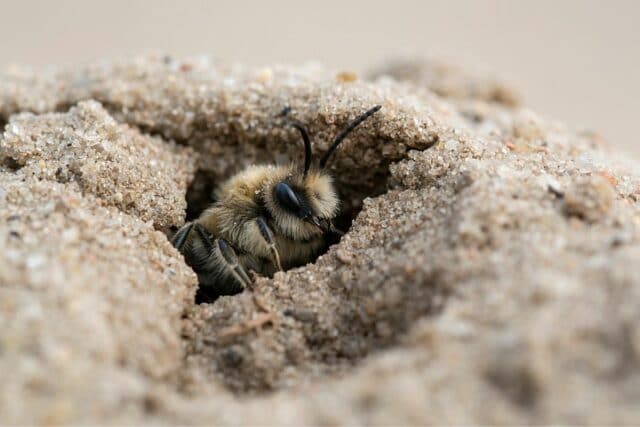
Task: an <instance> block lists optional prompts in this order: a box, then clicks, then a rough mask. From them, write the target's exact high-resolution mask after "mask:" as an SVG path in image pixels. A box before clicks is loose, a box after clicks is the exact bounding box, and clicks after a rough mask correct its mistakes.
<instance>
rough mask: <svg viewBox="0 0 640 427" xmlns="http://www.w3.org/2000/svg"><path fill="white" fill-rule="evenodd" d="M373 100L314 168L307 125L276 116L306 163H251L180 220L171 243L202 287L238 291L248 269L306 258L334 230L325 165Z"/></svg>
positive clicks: (266, 270)
mask: <svg viewBox="0 0 640 427" xmlns="http://www.w3.org/2000/svg"><path fill="white" fill-rule="evenodd" d="M380 108H381V106H380V105H377V106H375V107H373V108H371V109H369V110H368V111H366V112H365V113H364V114H362V115H360V116H358V117H357V118H355V119H354V120H353V121H351V122H350V123H349V124H348V125H347V126H346V127H345V128H344V129H343V130H342V131H341V132H340V133H339V134H338V135H337V136H336V137H335V138H334V140H333V143H332V144H331V146H330V147H329V149H328V150H327V152H326V153H325V154H324V156H323V157H322V158H321V159H320V162H319V163H318V167H312V165H311V161H312V158H311V157H312V152H311V141H310V139H309V134H308V132H307V129H306V127H305V126H304V125H303V124H302V123H301V122H299V121H297V120H293V119H290V118H288V113H289V111H290V109H289V108H285V109H284V110H283V111H282V113H280V114H279V115H278V116H279V117H283V118H284V120H286V121H287V122H288V123H289V124H290V125H291V126H293V127H294V128H296V129H297V130H298V131H299V132H300V135H301V137H302V141H303V142H304V167H303V168H302V170H300V169H299V168H297V167H295V166H294V165H289V166H275V165H259V166H250V167H248V168H246V169H245V170H243V171H241V172H239V173H238V174H236V175H235V176H233V177H231V178H230V179H229V180H228V181H226V182H225V183H223V184H222V185H221V186H220V188H219V189H218V190H217V192H216V196H217V201H216V202H215V203H214V204H213V205H211V206H210V207H209V208H208V209H206V210H205V211H204V212H203V213H202V214H201V215H200V217H199V218H198V219H197V220H195V221H193V222H190V223H187V224H185V225H184V226H183V227H182V228H181V229H180V230H178V232H177V233H176V234H175V235H174V236H173V238H172V241H171V243H172V244H173V245H174V246H175V247H176V248H177V249H178V250H179V251H180V252H181V253H182V254H183V255H184V257H185V261H186V262H187V264H188V265H190V266H191V267H192V268H193V270H194V271H195V272H196V273H197V274H198V279H199V281H200V289H201V290H203V291H205V292H206V293H207V294H208V295H209V296H212V297H214V298H215V297H216V296H218V295H228V294H235V293H238V292H241V291H242V290H243V289H244V288H246V287H248V286H250V285H251V278H250V276H249V272H250V271H255V272H256V273H258V274H261V275H264V276H271V275H273V274H274V273H275V272H276V271H283V270H287V269H289V268H292V267H295V266H299V265H303V264H306V263H308V262H310V261H311V260H313V259H314V257H315V256H316V255H317V254H318V252H319V251H321V250H322V249H324V248H325V247H326V245H327V242H328V238H329V236H330V235H331V234H334V233H338V231H337V230H336V229H335V228H334V226H333V222H332V220H333V219H334V218H335V217H336V215H337V214H338V211H339V203H340V200H339V199H338V196H337V193H336V190H335V189H334V186H333V182H332V179H331V176H329V175H328V174H327V173H326V172H325V171H324V167H325V165H326V164H327V161H328V160H329V158H330V157H331V155H332V153H333V152H334V151H335V149H336V148H337V147H338V145H339V144H340V143H341V142H342V141H343V140H344V139H345V137H346V136H347V135H348V134H349V133H350V132H351V131H353V130H354V129H355V128H356V127H357V126H358V125H360V124H361V123H362V122H364V121H365V120H366V119H368V118H369V117H371V115H373V114H374V113H375V112H376V111H378V110H380ZM203 288H204V289H203Z"/></svg>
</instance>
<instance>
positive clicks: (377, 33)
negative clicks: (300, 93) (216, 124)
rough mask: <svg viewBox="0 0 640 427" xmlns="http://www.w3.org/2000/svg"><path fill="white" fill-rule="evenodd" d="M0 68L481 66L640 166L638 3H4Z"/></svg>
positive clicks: (549, 113) (527, 99) (481, 0)
mask: <svg viewBox="0 0 640 427" xmlns="http://www.w3.org/2000/svg"><path fill="white" fill-rule="evenodd" d="M2 5H3V8H2V18H1V23H0V38H1V40H2V42H1V44H0V65H6V64H8V63H21V64H30V65H46V64H70V63H81V62H86V61H90V60H92V59H96V58H105V57H106V58H108V57H114V56H124V55H134V54H139V53H146V52H150V51H154V52H158V51H162V52H166V53H169V54H172V55H175V56H182V55H190V54H198V53H209V54H213V55H215V56H217V57H220V58H222V59H227V60H229V61H241V62H244V63H249V64H266V63H274V62H279V63H285V62H286V63H301V62H305V61H309V60H314V61H319V62H322V63H325V64H327V65H330V66H334V67H339V68H341V69H350V70H356V71H360V70H364V69H366V68H368V67H369V66H371V65H375V64H376V63H379V62H380V61H381V60H383V59H384V58H387V57H390V56H393V55H394V54H396V53H398V52H403V51H409V52H417V53H424V54H427V55H432V56H438V57H442V58H445V59H447V60H451V61H452V62H455V63H459V64H462V65H471V66H474V67H475V66H481V67H484V68H487V69H491V70H493V71H495V73H496V74H497V75H498V76H499V77H501V78H502V79H504V80H506V81H508V82H511V83H513V84H514V86H515V87H516V88H517V89H519V91H520V93H521V94H522V95H523V98H524V101H525V104H526V105H528V106H531V107H532V108H533V109H535V110H537V111H539V112H541V113H543V114H544V115H546V116H551V117H554V118H557V119H560V120H562V121H565V122H567V123H569V124H570V125H573V126H581V127H587V128H590V129H593V130H596V131H599V132H600V133H601V134H602V135H604V137H605V138H606V139H608V140H609V141H610V142H611V144H613V145H616V146H619V147H620V148H621V149H622V150H625V151H627V152H630V153H634V154H635V155H636V156H638V157H640V141H639V138H638V136H637V131H636V122H637V121H639V119H640V117H638V113H639V112H640V111H639V110H640V108H639V107H640V73H639V72H638V71H639V70H638V68H639V66H640V47H639V44H640V43H639V42H640V25H638V23H639V22H640V1H634V0H618V1H606V2H605V1H595V0H582V1H578V0H565V1H551V0H544V1H508V0H504V1H499V0H466V1H462V0H455V1H444V0H443V1H425V0H423V1H400V0H394V1H349V2H347V1H344V0H342V1H339V0H323V1H315V2H305V1H299V0H298V1H269V2H258V1H254V2H249V1H237V0H236V1H215V2H214V1H198V0H181V1H177V0H176V1H164V0H154V1H152V0H148V1H144V0H110V1H101V2H99V1H87V0H59V1H46V0H41V1H35V0H20V1H17V0H14V1H5V2H3V3H2Z"/></svg>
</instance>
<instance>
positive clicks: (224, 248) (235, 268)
mask: <svg viewBox="0 0 640 427" xmlns="http://www.w3.org/2000/svg"><path fill="white" fill-rule="evenodd" d="M209 242H211V240H209ZM216 246H217V247H218V250H219V251H220V254H221V255H222V259H223V260H224V262H225V264H226V267H227V268H228V269H229V270H230V271H231V274H233V276H234V277H235V278H236V280H237V281H238V282H239V283H240V284H241V285H242V287H243V288H249V287H251V278H249V274H248V273H247V271H246V270H245V268H244V267H243V266H242V264H240V261H239V260H238V256H237V255H236V251H234V250H233V248H232V247H231V245H230V244H229V242H227V241H226V240H224V239H218V240H216Z"/></svg>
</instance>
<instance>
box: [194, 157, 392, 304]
mask: <svg viewBox="0 0 640 427" xmlns="http://www.w3.org/2000/svg"><path fill="white" fill-rule="evenodd" d="M385 181H386V179H385ZM217 185H218V182H217V180H216V177H215V174H214V173H212V172H209V171H204V170H199V171H198V172H197V173H196V175H195V178H194V180H193V182H192V183H191V185H190V186H189V188H188V190H187V196H186V199H187V213H186V220H187V221H193V220H195V219H197V218H198V217H199V216H200V215H201V214H202V212H204V211H205V210H206V209H207V208H208V207H209V206H210V205H212V204H213V203H215V201H216V199H215V190H216V188H217ZM382 187H383V188H386V185H383V186H382ZM337 189H338V191H339V193H344V191H340V190H347V193H348V194H347V195H344V194H340V196H341V200H342V201H343V203H342V209H341V212H340V213H339V215H338V216H337V217H336V218H335V219H334V221H333V222H334V226H335V228H336V229H337V230H339V231H340V232H341V233H346V232H348V231H349V229H350V228H351V224H352V222H353V220H354V219H355V217H356V216H357V215H358V213H359V212H360V210H361V209H362V196H361V195H358V196H357V197H355V198H354V197H349V196H353V195H354V194H359V192H358V191H355V190H354V189H344V188H341V187H340V186H337ZM382 192H384V189H382V190H381V191H377V192H376V193H375V194H367V195H368V196H372V195H377V194H381V193H382ZM341 238H342V235H341V234H340V233H331V234H329V235H328V236H327V245H326V246H325V247H324V248H322V250H320V251H319V252H318V254H317V255H316V258H317V257H319V256H321V255H322V254H324V253H326V252H327V251H328V250H329V248H330V247H331V246H333V245H335V244H336V243H338V242H339V241H340V239H341ZM311 262H315V259H313V260H312V261H311ZM220 296H221V294H219V293H216V292H215V290H213V289H210V288H206V287H202V286H199V287H198V290H197V292H196V298H195V302H196V304H201V303H212V302H214V301H216V300H217V299H218V298H219V297H220Z"/></svg>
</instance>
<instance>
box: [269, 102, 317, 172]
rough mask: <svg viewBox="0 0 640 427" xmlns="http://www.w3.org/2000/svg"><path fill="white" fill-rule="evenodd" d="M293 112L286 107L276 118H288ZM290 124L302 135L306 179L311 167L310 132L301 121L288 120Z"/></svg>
mask: <svg viewBox="0 0 640 427" xmlns="http://www.w3.org/2000/svg"><path fill="white" fill-rule="evenodd" d="M290 111H291V107H289V106H286V107H284V109H283V110H282V111H281V112H280V113H279V114H278V115H277V116H276V117H286V116H287V115H288V114H289V112H290ZM287 120H288V122H289V124H290V125H291V126H293V127H294V128H296V129H298V131H299V132H300V135H302V141H303V142H304V171H303V173H302V176H304V177H306V176H307V173H309V168H310V167H311V140H310V139H309V132H307V127H306V126H305V125H304V124H303V123H302V122H300V121H298V120H295V119H290V118H287Z"/></svg>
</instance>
